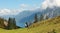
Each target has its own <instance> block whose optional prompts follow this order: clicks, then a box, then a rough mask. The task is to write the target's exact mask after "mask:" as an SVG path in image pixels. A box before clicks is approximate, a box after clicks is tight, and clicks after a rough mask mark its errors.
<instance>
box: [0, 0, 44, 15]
mask: <svg viewBox="0 0 60 33" xmlns="http://www.w3.org/2000/svg"><path fill="white" fill-rule="evenodd" d="M43 1H44V0H0V14H1V15H8V14H11V15H12V14H13V15H14V14H17V13H18V12H22V11H23V10H34V9H36V8H40V5H41V3H42V2H43Z"/></svg>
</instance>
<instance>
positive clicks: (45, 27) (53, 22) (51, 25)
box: [0, 16, 60, 33]
mask: <svg viewBox="0 0 60 33" xmlns="http://www.w3.org/2000/svg"><path fill="white" fill-rule="evenodd" d="M53 29H54V30H55V32H56V33H60V16H59V17H55V18H52V19H48V20H44V21H41V22H40V21H39V22H37V23H34V24H32V25H31V26H30V27H28V28H20V29H13V30H5V29H1V28H0V33H48V32H52V31H53Z"/></svg>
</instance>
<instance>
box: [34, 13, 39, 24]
mask: <svg viewBox="0 0 60 33" xmlns="http://www.w3.org/2000/svg"><path fill="white" fill-rule="evenodd" d="M34 18H35V21H34V23H36V22H38V18H37V14H35V17H34Z"/></svg>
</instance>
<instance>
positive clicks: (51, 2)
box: [41, 0, 60, 9]
mask: <svg viewBox="0 0 60 33" xmlns="http://www.w3.org/2000/svg"><path fill="white" fill-rule="evenodd" d="M41 6H42V8H43V9H46V8H47V7H53V6H58V7H60V0H45V1H44V2H42V5H41Z"/></svg>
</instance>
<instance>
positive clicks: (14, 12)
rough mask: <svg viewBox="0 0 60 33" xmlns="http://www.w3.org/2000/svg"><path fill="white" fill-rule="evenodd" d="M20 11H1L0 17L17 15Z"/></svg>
mask: <svg viewBox="0 0 60 33" xmlns="http://www.w3.org/2000/svg"><path fill="white" fill-rule="evenodd" d="M19 12H20V10H10V9H1V10H0V15H17V14H18V13H19Z"/></svg>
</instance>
